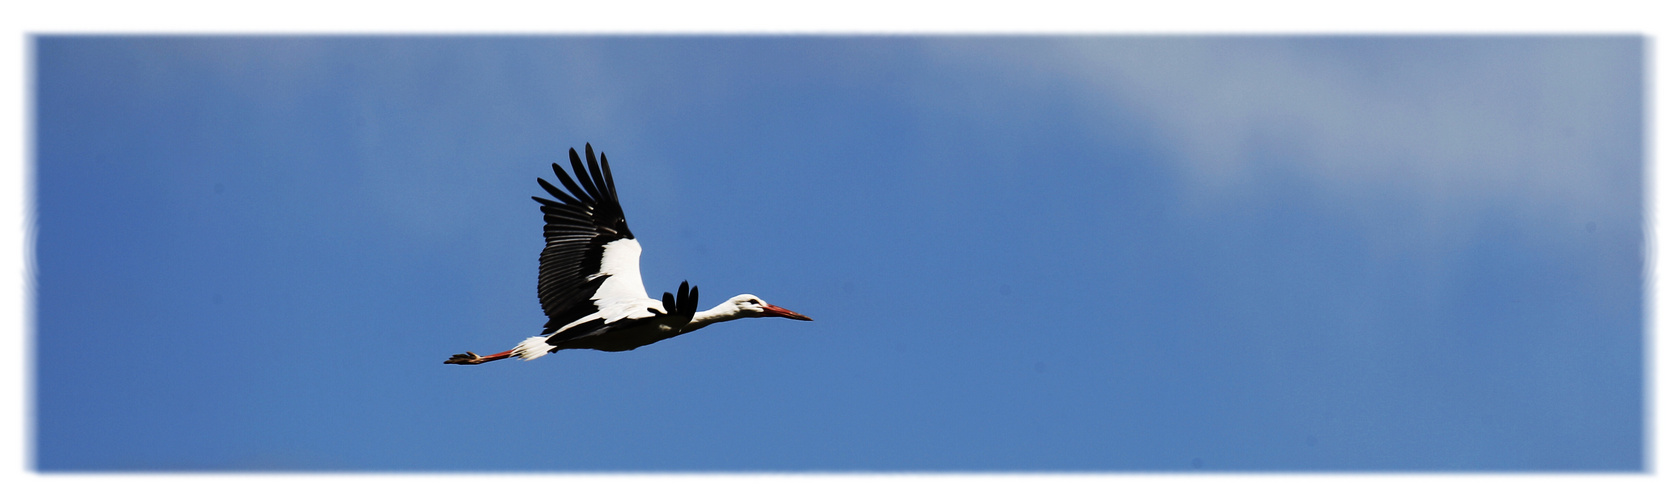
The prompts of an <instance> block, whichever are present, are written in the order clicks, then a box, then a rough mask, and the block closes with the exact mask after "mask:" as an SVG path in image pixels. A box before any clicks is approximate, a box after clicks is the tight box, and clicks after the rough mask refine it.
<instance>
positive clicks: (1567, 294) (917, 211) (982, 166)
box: [34, 37, 1646, 471]
mask: <svg viewBox="0 0 1678 500" xmlns="http://www.w3.org/2000/svg"><path fill="white" fill-rule="evenodd" d="M1644 43H1645V41H1644V40H1643V39H1641V38H1636V37H1421V38H1387V37H1300V38H1288V37H1252V38H1244V37H989V38H986V37H976V38H970V37H802V38H800V37H487V38H405V37H360V38H330V37H292V38H286V37H279V38H253V37H200V38H192V37H184V38H183V37H41V38H36V39H35V47H34V49H35V73H34V78H35V82H34V85H35V88H34V95H35V97H36V102H35V105H36V107H35V122H34V124H35V134H36V135H35V137H36V143H35V158H36V171H35V181H36V186H35V190H36V191H35V200H36V204H37V206H36V207H35V209H36V218H37V227H38V233H37V235H36V248H35V256H34V265H35V273H36V275H35V286H36V289H35V291H34V292H35V294H36V297H37V298H36V306H37V311H36V325H35V326H36V332H35V335H36V338H35V343H34V346H35V348H36V353H35V354H36V366H37V369H38V372H37V376H36V384H37V386H36V392H35V401H34V411H35V426H36V428H35V440H36V447H35V452H36V456H35V457H34V458H35V467H37V468H38V469H40V470H44V471H205V470H218V471H219V470H236V471H274V470H283V471H385V470H398V471H459V470H472V471H503V470H512V471H1190V470H1210V471H1348V470H1355V471H1635V470H1642V469H1643V468H1644V467H1645V462H1644V458H1643V457H1644V452H1645V438H1646V436H1645V433H1644V417H1643V415H1644V409H1645V404H1646V403H1645V401H1644V400H1643V397H1642V395H1643V393H1644V388H1645V387H1644V378H1643V377H1644V368H1645V367H1644V365H1643V359H1644V352H1643V342H1644V337H1643V328H1644V322H1643V312H1644V311H1643V303H1644V279H1643V272H1644V265H1645V261H1644V255H1643V248H1644V244H1645V234H1644V223H1645V220H1644V217H1643V210H1644V208H1645V206H1644V203H1645V202H1644V199H1643V193H1644V182H1645V181H1644V167H1643V162H1644V158H1643V153H1642V151H1643V149H1644V144H1643V134H1644V130H1643V125H1642V124H1643V121H1644V116H1643V112H1644V111H1643V108H1644V104H1645V103H1644V102H1643V100H1642V97H1641V96H1642V95H1643V81H1644V80H1643V79H1644V71H1645V68H1644V66H1643V58H1644V50H1645V49H1644V47H1645V45H1644ZM585 141H586V142H590V143H592V144H593V145H594V146H595V148H596V149H597V150H599V151H603V152H605V153H607V154H608V155H609V156H610V157H611V158H612V165H613V167H614V176H615V178H616V181H617V182H616V184H617V186H618V189H619V194H620V197H621V199H622V202H623V205H624V209H625V211H626V212H627V215H628V219H629V224H630V227H631V228H632V229H633V230H634V231H635V234H636V235H637V237H638V239H640V240H641V242H642V245H643V246H644V247H645V248H646V252H645V254H644V255H643V257H642V274H643V276H644V277H645V279H646V280H647V281H646V283H647V288H648V291H649V292H652V293H653V294H655V295H656V294H659V293H660V292H663V291H668V290H673V289H674V287H675V285H676V284H677V283H679V282H681V281H682V280H688V281H690V282H693V283H695V284H698V285H700V286H701V287H702V289H703V290H704V291H705V294H704V295H702V296H701V302H702V303H704V307H709V306H710V305H711V304H714V303H716V302H719V301H720V300H722V299H723V298H726V297H728V296H731V295H734V294H736V293H754V294H757V295H759V296H761V297H763V298H764V299H766V300H768V301H770V302H772V303H776V304H779V305H783V306H786V307H788V308H791V309H793V310H796V311H799V312H801V313H805V314H808V315H810V316H812V317H814V318H815V319H816V321H815V322H813V323H801V322H791V321H772V320H755V321H742V322H735V323H729V324H724V325H718V326H714V327H711V328H708V329H706V330H703V331H701V332H698V333H695V334H692V335H687V336H682V337H678V338H676V339H673V340H669V341H665V342H662V343H659V344H655V345H652V346H648V347H644V348H641V349H638V350H636V351H631V352H625V353H598V352H578V351H566V352H561V353H557V354H555V355H550V356H547V357H544V358H542V359H540V360H538V361H533V362H530V363H520V362H500V363H494V364H490V365H483V366H471V367H462V366H449V365H443V364H442V363H441V362H442V360H443V359H445V358H447V356H448V355H449V354H453V353H456V352H461V351H465V350H473V351H476V352H479V353H486V352H495V351H500V350H504V349H507V348H510V347H512V345H514V344H516V343H517V342H518V341H519V340H521V339H523V338H524V337H526V336H529V335H532V334H535V333H538V330H539V328H540V326H541V324H542V322H543V320H544V318H543V317H542V316H541V311H540V308H539V307H538V305H537V302H536V298H535V293H534V291H535V273H536V255H537V253H538V252H539V251H540V248H541V244H542V242H541V237H540V227H541V217H540V214H539V213H538V212H537V210H536V204H535V202H533V201H531V200H530V199H529V196H531V195H537V194H541V192H540V188H539V187H537V186H536V183H535V177H537V176H551V175H552V174H551V172H550V171H549V170H548V164H549V163H551V162H556V161H563V159H564V158H565V151H566V149H567V148H571V147H578V148H580V147H581V146H582V144H583V143H584V142H585Z"/></svg>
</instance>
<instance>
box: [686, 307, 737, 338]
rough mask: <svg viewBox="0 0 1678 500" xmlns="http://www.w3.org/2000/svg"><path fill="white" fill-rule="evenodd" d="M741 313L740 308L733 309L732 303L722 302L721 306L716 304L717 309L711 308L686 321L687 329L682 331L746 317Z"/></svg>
mask: <svg viewBox="0 0 1678 500" xmlns="http://www.w3.org/2000/svg"><path fill="white" fill-rule="evenodd" d="M742 312H744V311H741V310H740V308H737V307H734V305H733V304H732V303H729V302H723V303H721V304H717V307H713V308H710V309H709V310H705V311H699V313H697V314H694V315H693V320H691V321H688V326H687V328H683V329H682V331H683V332H691V331H694V330H698V329H700V328H705V327H707V326H710V325H711V323H720V322H723V321H731V320H736V319H740V318H744V317H746V316H745V315H743V314H741V313H742Z"/></svg>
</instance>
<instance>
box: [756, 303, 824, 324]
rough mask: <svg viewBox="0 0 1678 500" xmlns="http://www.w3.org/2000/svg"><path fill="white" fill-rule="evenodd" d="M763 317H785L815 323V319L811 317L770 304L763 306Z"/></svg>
mask: <svg viewBox="0 0 1678 500" xmlns="http://www.w3.org/2000/svg"><path fill="white" fill-rule="evenodd" d="M763 315H764V316H780V317H783V318H787V319H796V320H799V321H815V320H813V319H810V317H809V316H805V315H802V314H798V313H795V312H792V311H788V310H787V309H786V308H784V307H781V306H772V305H769V304H764V305H763Z"/></svg>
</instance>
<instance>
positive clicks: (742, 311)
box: [728, 293, 813, 321]
mask: <svg viewBox="0 0 1678 500" xmlns="http://www.w3.org/2000/svg"><path fill="white" fill-rule="evenodd" d="M728 305H730V306H733V307H734V308H735V309H736V310H738V311H739V313H737V315H738V316H739V317H744V318H764V317H769V316H776V317H781V318H788V319H796V320H799V321H813V320H811V319H810V317H809V316H805V315H802V314H798V313H795V312H792V311H788V310H787V309H786V308H783V307H780V306H773V305H769V303H768V302H764V301H763V299H760V298H757V296H756V295H752V294H749V293H743V294H740V295H735V296H734V298H732V299H728Z"/></svg>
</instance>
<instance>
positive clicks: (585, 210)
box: [531, 144, 635, 333]
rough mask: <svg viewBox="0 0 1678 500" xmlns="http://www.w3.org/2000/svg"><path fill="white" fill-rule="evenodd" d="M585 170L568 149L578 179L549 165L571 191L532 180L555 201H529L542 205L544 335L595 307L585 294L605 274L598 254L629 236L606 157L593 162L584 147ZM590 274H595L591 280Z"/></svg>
mask: <svg viewBox="0 0 1678 500" xmlns="http://www.w3.org/2000/svg"><path fill="white" fill-rule="evenodd" d="M583 154H584V155H585V156H586V157H587V158H588V168H587V169H586V170H585V169H584V168H583V160H582V159H580V158H578V157H577V150H576V148H572V149H571V170H572V171H574V172H576V174H577V180H576V181H572V180H571V176H569V175H566V174H565V171H564V170H561V169H560V168H559V164H558V163H555V164H553V168H554V175H556V176H558V177H559V182H560V183H561V184H564V185H565V188H566V189H567V190H569V191H570V193H569V194H567V193H566V192H565V191H560V190H559V188H557V187H554V185H553V184H549V183H548V181H546V180H543V179H541V178H537V179H536V182H537V183H538V184H541V185H542V189H544V190H546V191H547V192H548V194H549V195H552V196H553V197H554V198H557V199H558V200H559V201H554V200H549V199H546V198H541V197H537V196H532V197H531V199H534V200H536V201H537V202H538V203H541V204H542V220H543V221H544V222H546V224H544V225H543V226H542V236H543V237H544V238H546V239H547V242H548V244H547V246H546V247H544V248H542V265H541V270H540V272H539V273H538V275H537V278H536V296H537V297H538V298H540V299H541V301H542V312H544V313H546V314H547V315H548V324H547V325H546V326H544V327H543V328H542V331H543V333H551V332H553V331H554V329H556V328H559V327H562V326H565V325H567V324H570V323H571V322H573V321H576V320H578V319H580V318H582V317H583V316H587V315H589V314H590V313H593V312H594V311H595V308H594V304H593V303H592V302H590V301H589V297H592V296H594V292H595V291H596V290H599V289H600V284H601V283H603V282H605V281H606V277H605V276H594V275H595V274H596V273H599V272H600V258H601V255H602V253H603V252H604V251H605V247H606V244H607V243H611V242H613V241H617V240H621V239H630V238H634V237H635V235H633V234H630V232H629V223H628V221H626V220H624V217H623V207H622V206H620V205H618V189H617V186H616V185H615V184H613V182H612V167H611V166H610V165H608V164H607V163H606V155H604V154H602V155H600V161H599V162H598V163H596V162H595V160H594V146H593V145H591V144H584V145H583ZM590 276H594V278H593V279H590Z"/></svg>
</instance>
